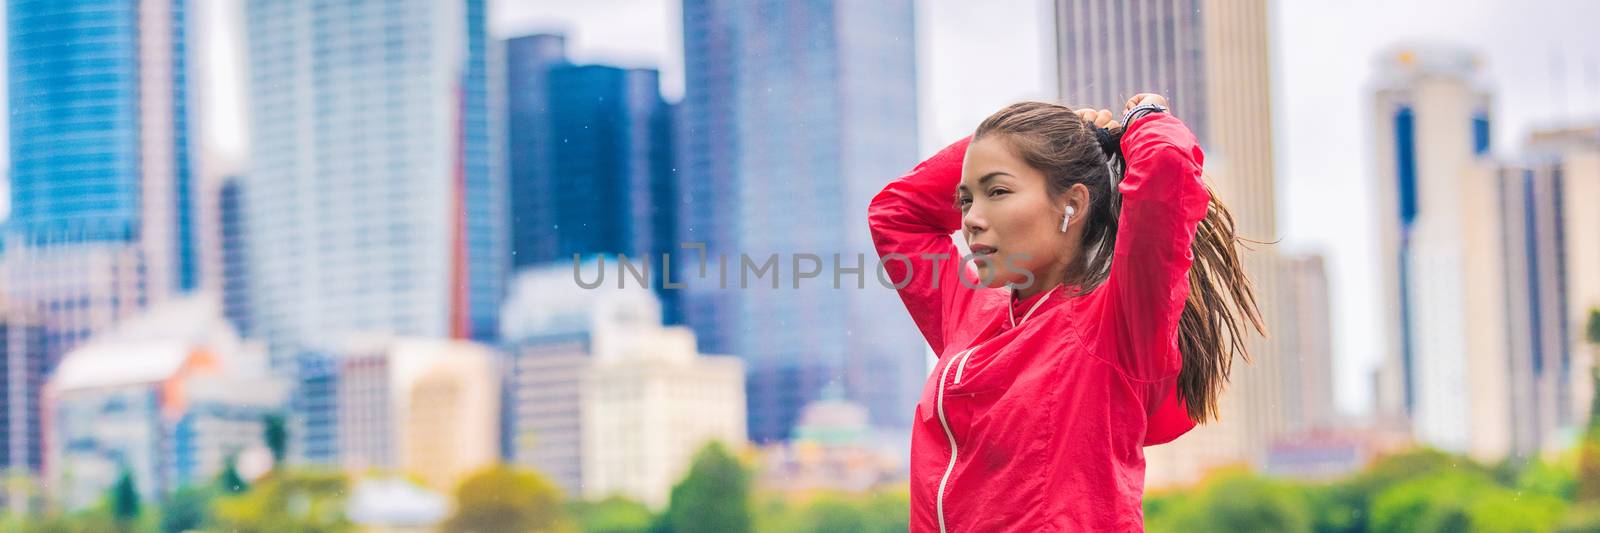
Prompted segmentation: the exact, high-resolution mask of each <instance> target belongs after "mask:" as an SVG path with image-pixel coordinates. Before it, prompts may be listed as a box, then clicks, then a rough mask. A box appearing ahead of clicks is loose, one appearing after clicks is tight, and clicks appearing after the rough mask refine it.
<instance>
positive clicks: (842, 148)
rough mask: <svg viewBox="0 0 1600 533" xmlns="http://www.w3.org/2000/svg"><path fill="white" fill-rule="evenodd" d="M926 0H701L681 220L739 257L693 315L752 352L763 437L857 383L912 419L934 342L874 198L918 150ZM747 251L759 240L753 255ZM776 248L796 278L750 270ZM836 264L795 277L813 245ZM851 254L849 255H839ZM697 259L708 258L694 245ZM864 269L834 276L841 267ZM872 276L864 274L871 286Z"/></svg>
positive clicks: (705, 330)
mask: <svg viewBox="0 0 1600 533" xmlns="http://www.w3.org/2000/svg"><path fill="white" fill-rule="evenodd" d="M913 10H914V6H913V4H912V2H910V1H905V0H900V1H889V2H840V1H834V0H809V1H803V2H778V1H776V0H765V1H754V2H746V1H733V0H685V1H684V3H683V27H684V64H685V94H684V100H683V103H682V104H681V106H682V109H681V111H680V114H681V120H682V124H681V128H682V129H681V142H682V145H683V149H682V151H681V152H680V154H681V157H680V159H681V165H680V166H681V169H682V172H681V174H682V176H681V181H680V182H679V183H680V185H679V187H680V188H679V200H680V201H679V203H678V209H679V234H680V237H679V238H680V240H683V241H686V242H704V243H706V244H707V249H708V252H709V255H710V256H711V257H712V258H713V261H715V260H716V258H717V257H718V256H721V255H727V256H728V257H729V267H728V271H729V272H730V273H731V276H730V280H729V283H728V284H727V285H728V287H730V288H729V289H726V290H725V289H722V288H721V285H722V284H721V283H720V281H721V279H718V278H719V276H718V272H717V270H718V269H717V267H716V266H713V267H712V268H710V269H709V270H711V274H712V275H711V276H710V277H708V278H706V279H696V280H691V282H690V288H689V289H688V290H687V291H686V292H685V293H684V302H683V310H684V317H685V319H686V321H687V322H688V324H689V325H691V326H692V327H693V328H694V330H695V332H696V334H697V335H698V336H699V338H700V339H701V341H702V343H701V346H700V348H701V351H702V352H704V353H725V354H733V355H738V356H740V357H743V358H744V359H745V361H746V368H747V369H749V375H748V379H747V380H746V385H747V393H748V398H749V402H750V405H749V417H750V418H749V431H750V436H751V438H752V439H755V440H757V441H773V440H780V439H786V438H788V437H789V436H790V431H791V429H792V427H793V425H794V422H795V420H796V419H797V417H798V415H799V412H800V409H801V408H802V407H803V406H804V405H805V404H806V403H808V402H811V401H815V400H817V399H819V398H820V397H821V392H822V390H823V389H824V388H825V387H827V386H829V385H830V384H835V383H837V384H840V385H842V388H843V390H844V392H845V397H846V398H847V399H849V400H852V401H856V402H859V403H862V404H865V405H866V406H867V408H868V410H869V412H870V413H871V417H872V422H873V424H874V425H877V426H879V427H885V428H906V427H909V426H910V422H911V413H912V409H913V406H914V404H915V403H916V398H917V393H918V391H919V390H920V386H921V383H922V380H923V378H924V376H925V375H926V373H925V365H924V353H925V352H926V350H927V342H926V341H924V340H923V339H922V337H921V335H920V334H918V333H917V329H916V327H915V326H913V325H912V324H911V320H910V318H909V316H908V315H907V314H906V312H905V310H904V308H903V307H902V305H901V303H900V301H899V298H898V297H897V296H896V295H895V294H894V292H893V291H892V290H890V289H887V288H884V287H882V286H881V285H879V284H878V282H877V280H876V279H875V277H874V272H875V269H876V265H877V255H876V253H875V252H874V251H873V249H872V245H871V242H870V235H869V232H868V231H867V227H866V209H867V204H868V202H869V201H870V200H871V198H872V196H873V195H874V194H876V193H877V192H878V191H879V190H880V189H882V187H883V185H884V184H885V183H887V182H888V181H889V180H891V179H893V178H895V177H897V176H899V175H900V174H901V173H903V172H905V171H906V170H907V169H909V168H911V166H912V165H914V164H916V162H917V141H916V140H917V90H916V50H915V42H916V39H915V31H914V26H915V24H914V19H913ZM741 254H742V255H741ZM774 254H775V255H776V257H777V258H778V261H779V264H780V265H781V267H780V268H779V269H778V270H779V271H778V277H779V278H781V281H782V283H780V284H779V288H776V289H773V288H770V287H771V285H770V282H768V281H767V280H760V281H759V282H755V283H752V284H751V285H752V286H751V287H748V288H743V289H738V290H735V289H733V287H738V286H739V285H740V280H739V275H740V269H741V262H742V260H741V258H742V257H744V256H748V257H750V258H751V260H752V261H753V262H754V263H756V264H757V265H759V264H761V263H762V262H764V261H766V260H767V258H768V257H772V256H774ZM800 254H817V255H818V256H820V258H821V260H822V261H823V263H824V265H823V267H822V268H823V272H824V274H823V275H822V276H821V277H819V278H816V279H808V280H804V281H803V282H802V284H801V287H800V288H798V289H796V288H793V283H792V282H793V280H794V276H793V274H794V273H793V272H791V271H790V269H791V265H793V264H794V261H798V259H796V256H798V255H800ZM835 257H837V258H838V261H837V262H835V261H834V258H835ZM683 259H684V263H683V268H680V269H679V270H680V271H682V272H684V273H688V272H689V271H690V270H691V269H695V270H697V269H698V264H697V261H698V258H697V257H690V256H684V257H683ZM858 266H860V267H863V270H864V276H865V278H866V279H865V282H864V283H860V282H858V281H857V279H856V278H855V277H852V276H853V275H851V274H844V275H842V276H841V278H840V279H841V287H840V288H838V289H835V288H833V283H832V282H833V277H834V276H833V275H832V274H835V273H838V272H839V271H841V270H842V269H849V268H855V267H858ZM858 285H864V287H861V288H858Z"/></svg>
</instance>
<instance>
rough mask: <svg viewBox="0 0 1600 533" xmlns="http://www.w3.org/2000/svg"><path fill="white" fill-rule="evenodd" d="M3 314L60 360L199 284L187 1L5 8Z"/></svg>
mask: <svg viewBox="0 0 1600 533" xmlns="http://www.w3.org/2000/svg"><path fill="white" fill-rule="evenodd" d="M6 5H7V17H6V21H7V25H8V31H7V39H8V47H7V49H8V57H9V59H8V63H7V70H8V72H7V75H8V76H7V78H8V84H9V98H10V109H11V118H10V135H11V169H10V177H11V205H12V210H11V216H10V219H9V220H8V221H7V223H6V241H7V249H8V250H10V251H12V252H13V253H12V254H10V257H9V258H8V267H9V268H8V273H7V276H8V277H9V278H11V279H10V283H9V285H10V286H12V287H16V288H19V290H17V291H16V292H15V293H13V294H12V302H13V303H14V304H17V305H21V306H24V307H30V308H34V309H37V310H40V311H41V313H42V314H41V318H42V319H44V320H45V322H46V323H47V325H49V326H50V327H51V328H52V330H53V333H52V335H53V337H52V339H51V342H50V344H51V352H52V353H53V354H54V355H55V356H59V355H60V354H61V353H64V352H65V351H66V350H67V349H70V348H71V347H73V346H75V345H76V344H77V343H79V342H81V341H82V340H83V339H85V338H86V337H87V335H88V334H90V333H93V332H94V331H96V330H98V329H100V328H103V327H105V326H106V325H107V324H109V323H110V322H111V321H112V320H114V319H116V318H117V317H121V316H127V315H128V314H130V313H133V312H135V311H137V310H138V309H140V308H141V307H142V306H144V305H145V304H146V303H150V302H154V301H159V300H162V299H165V298H167V297H168V296H170V295H172V294H174V293H178V292H184V291H189V290H192V289H194V288H196V287H197V286H198V285H199V276H200V272H199V271H200V260H199V254H198V243H197V240H198V238H197V236H198V228H197V224H196V220H195V219H196V212H197V210H196V195H197V193H196V191H197V188H196V184H195V176H196V173H195V171H194V165H193V160H194V153H193V152H194V150H193V147H194V145H195V143H196V142H197V140H196V138H195V136H193V135H192V134H191V131H192V125H193V113H192V112H191V111H192V109H193V108H194V106H193V105H192V103H193V101H192V92H191V90H190V83H189V82H190V75H189V74H190V73H189V54H190V48H189V43H190V42H191V34H192V33H193V32H192V24H191V23H190V17H189V14H188V2H187V0H121V1H114V2H99V1H87V0H69V1H63V2H50V1H16V2H8V3H7V4H6Z"/></svg>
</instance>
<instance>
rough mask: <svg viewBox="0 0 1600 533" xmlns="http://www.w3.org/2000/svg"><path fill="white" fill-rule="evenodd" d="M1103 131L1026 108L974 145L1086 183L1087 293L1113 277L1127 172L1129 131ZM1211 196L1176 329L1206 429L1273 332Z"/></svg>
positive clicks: (1007, 114)
mask: <svg viewBox="0 0 1600 533" xmlns="http://www.w3.org/2000/svg"><path fill="white" fill-rule="evenodd" d="M1095 129H1096V128H1095V126H1094V125H1092V124H1088V123H1086V122H1084V121H1083V119H1082V118H1080V117H1079V116H1078V115H1077V113H1074V112H1073V110H1072V108H1069V107H1067V106H1063V105H1057V104H1049V103H1044V102H1022V103H1017V104H1012V105H1010V106H1007V107H1006V108H1005V109H1001V110H1000V111H998V112H996V113H995V114H993V115H990V116H989V118H987V119H984V121H983V123H982V124H980V125H979V126H978V130H977V132H976V133H974V134H973V135H972V139H973V140H974V141H975V140H977V139H979V138H982V137H985V136H988V135H996V134H999V135H1004V136H1005V138H1006V140H1007V141H1009V144H1010V145H1011V147H1012V148H1013V149H1014V150H1016V152H1017V154H1018V155H1020V156H1021V157H1022V159H1023V160H1024V161H1026V162H1027V163H1028V165H1030V166H1032V167H1033V168H1035V169H1038V170H1039V171H1040V172H1042V173H1044V175H1045V177H1046V179H1047V181H1048V182H1049V188H1050V191H1051V193H1052V194H1056V195H1059V194H1062V193H1065V192H1066V191H1067V189H1069V188H1071V187H1072V186H1073V185H1079V184H1081V185H1083V186H1085V187H1087V188H1088V189H1089V198H1090V200H1089V204H1090V207H1089V213H1088V218H1087V221H1086V222H1084V224H1086V226H1085V227H1084V233H1083V252H1084V255H1083V257H1084V260H1083V261H1082V263H1081V264H1080V265H1078V266H1077V267H1075V268H1074V271H1072V272H1068V273H1067V276H1068V278H1067V279H1068V281H1069V284H1071V285H1075V286H1077V287H1079V289H1078V294H1080V295H1081V294H1084V293H1087V292H1089V291H1092V290H1094V289H1095V288H1096V287H1099V286H1100V285H1101V284H1102V283H1105V280H1106V278H1107V277H1109V276H1110V274H1111V256H1112V253H1111V252H1112V249H1113V247H1114V246H1115V245H1116V242H1117V220H1118V215H1119V213H1120V210H1121V194H1120V193H1119V192H1118V190H1117V183H1119V182H1120V181H1121V180H1122V175H1123V172H1124V170H1125V163H1124V161H1123V160H1122V149H1121V146H1122V133H1123V130H1122V128H1121V127H1116V128H1112V129H1109V130H1107V133H1108V135H1107V136H1106V137H1105V138H1104V142H1102V137H1101V136H1099V135H1098V134H1097V133H1096V132H1095ZM1206 192H1207V193H1209V194H1210V197H1211V200H1210V202H1209V206H1208V208H1207V209H1206V216H1205V218H1204V219H1203V220H1201V221H1200V227H1199V228H1198V229H1197V230H1196V231H1195V238H1194V244H1193V246H1192V249H1193V251H1194V263H1193V264H1192V265H1191V266H1190V267H1189V299H1188V301H1186V302H1184V305H1183V315H1182V318H1181V319H1180V320H1179V323H1178V329H1179V333H1178V349H1179V351H1180V352H1182V354H1183V369H1182V370H1181V371H1180V372H1179V373H1178V393H1179V394H1180V395H1181V396H1182V397H1183V400H1184V402H1185V403H1186V404H1187V406H1188V414H1189V418H1190V419H1192V420H1194V421H1195V422H1199V423H1204V422H1206V421H1208V420H1215V419H1216V418H1217V403H1218V399H1219V397H1220V396H1221V394H1222V391H1223V389H1224V388H1225V387H1226V386H1227V383H1228V375H1229V372H1230V371H1231V369H1232V363H1233V357H1234V355H1235V354H1237V355H1238V356H1239V357H1242V358H1243V359H1244V360H1245V361H1246V362H1249V361H1250V353H1249V350H1248V349H1246V347H1245V344H1244V334H1246V333H1248V332H1247V331H1245V330H1244V328H1245V327H1250V328H1252V329H1254V330H1255V331H1256V332H1257V333H1260V334H1261V335H1266V326H1265V325H1264V324H1263V323H1262V320H1261V314H1260V311H1259V310H1258V309H1257V308H1256V300H1255V294H1254V291H1253V290H1252V288H1251V284H1250V278H1248V277H1246V276H1245V272H1244V267H1243V265H1241V264H1240V262H1239V250H1238V249H1239V247H1240V246H1243V245H1244V243H1245V242H1246V240H1245V239H1243V238H1241V237H1239V236H1238V235H1237V234H1236V233H1235V232H1234V224H1233V215H1232V214H1231V213H1229V212H1228V207H1227V206H1226V205H1223V203H1222V201H1221V200H1219V199H1218V198H1217V195H1216V193H1215V192H1214V191H1213V190H1212V189H1211V186H1210V185H1209V184H1208V185H1206Z"/></svg>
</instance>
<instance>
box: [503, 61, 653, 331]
mask: <svg viewBox="0 0 1600 533" xmlns="http://www.w3.org/2000/svg"><path fill="white" fill-rule="evenodd" d="M562 42H563V41H562V39H561V37H559V36H554V35H533V36H528V37H518V38H516V39H512V40H510V41H508V48H509V50H510V51H511V52H515V54H514V55H512V54H510V53H508V57H507V66H508V72H509V73H510V74H509V75H508V77H509V78H510V79H511V81H510V82H509V83H508V87H509V88H510V90H511V92H510V93H508V95H507V99H508V102H509V103H510V105H509V110H510V121H511V124H512V127H513V128H514V129H513V130H512V132H511V135H512V137H513V138H514V139H515V141H516V143H515V144H512V145H511V146H510V149H511V153H512V158H511V174H512V182H511V190H512V191H513V192H512V194H513V199H512V213H513V214H514V215H513V217H514V218H513V227H512V235H513V238H512V244H513V252H514V254H513V255H514V264H515V265H517V266H518V267H519V268H521V267H527V266H532V265H541V264H548V263H552V262H555V263H562V264H567V265H571V264H572V261H573V260H572V258H573V256H574V255H579V256H591V255H594V254H620V255H626V256H628V257H629V258H630V260H631V261H633V262H636V263H646V262H648V263H649V264H650V271H651V276H650V278H654V279H656V280H655V281H652V282H651V283H652V285H654V286H656V287H658V288H661V289H662V290H658V294H659V295H660V297H661V299H662V302H663V303H664V304H666V307H667V315H668V317H669V319H672V320H675V319H676V317H677V306H676V305H675V304H676V302H677V300H678V298H677V297H678V293H677V291H673V290H665V289H664V288H663V285H664V283H662V282H660V281H659V280H658V279H659V277H660V276H661V273H662V272H661V268H662V266H661V265H662V261H663V259H662V258H661V257H662V254H664V253H669V252H673V251H676V249H675V247H676V242H675V236H676V233H677V227H676V224H675V215H676V214H677V209H676V206H677V202H676V201H675V200H676V194H675V189H676V185H677V182H676V179H677V176H676V174H675V172H674V169H673V157H674V152H673V146H672V133H673V132H672V127H673V125H672V110H671V106H670V105H668V104H667V103H666V101H665V100H662V98H661V91H660V75H659V73H658V72H657V71H656V70H654V69H642V68H635V69H624V68H618V67H612V66H607V65H571V64H568V63H567V62H566V58H565V57H564V56H562V55H560V54H561V51H562V49H561V43H562ZM679 277H681V276H674V278H673V279H674V280H676V279H678V278H679Z"/></svg>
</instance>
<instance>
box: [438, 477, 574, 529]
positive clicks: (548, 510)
mask: <svg viewBox="0 0 1600 533" xmlns="http://www.w3.org/2000/svg"><path fill="white" fill-rule="evenodd" d="M455 500H456V510H455V514H454V515H451V516H450V518H449V519H447V520H446V521H445V523H444V524H443V526H442V527H441V528H440V529H441V530H442V531H460V532H475V533H495V532H500V531H505V532H517V533H522V532H528V531H572V530H574V529H575V527H576V526H575V524H574V523H573V522H572V519H571V517H570V516H568V514H567V509H566V507H565V506H563V505H562V496H561V489H559V488H557V487H556V486H555V484H553V483H551V482H550V481H549V480H547V479H545V478H544V476H541V475H539V474H538V473H536V472H533V471H531V470H522V469H516V468H512V467H509V466H505V465H494V466H490V467H488V468H484V469H482V470H479V471H477V472H475V473H473V474H472V475H471V476H468V477H467V479H466V480H465V481H463V482H462V483H461V486H460V487H457V488H456V494H455Z"/></svg>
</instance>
